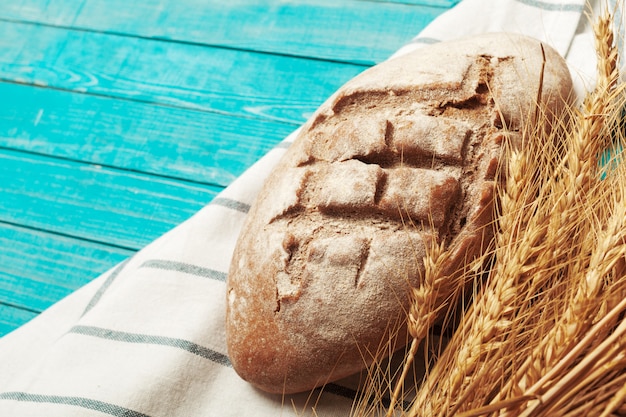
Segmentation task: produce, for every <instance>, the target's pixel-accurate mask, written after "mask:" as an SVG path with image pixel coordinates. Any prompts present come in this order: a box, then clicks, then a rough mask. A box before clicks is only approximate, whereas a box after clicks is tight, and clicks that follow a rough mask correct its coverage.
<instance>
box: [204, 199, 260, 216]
mask: <svg viewBox="0 0 626 417" xmlns="http://www.w3.org/2000/svg"><path fill="white" fill-rule="evenodd" d="M209 204H215V205H217V206H222V207H226V208H229V209H233V210H237V211H240V212H242V213H247V212H248V211H249V210H250V204H246V203H242V202H241V201H237V200H233V199H231V198H226V197H216V198H214V199H213V200H212V201H211V202H210V203H209Z"/></svg>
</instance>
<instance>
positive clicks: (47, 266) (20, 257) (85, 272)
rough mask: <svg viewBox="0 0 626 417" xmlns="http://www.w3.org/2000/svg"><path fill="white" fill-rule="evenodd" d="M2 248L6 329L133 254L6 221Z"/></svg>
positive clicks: (0, 291)
mask: <svg viewBox="0 0 626 417" xmlns="http://www.w3.org/2000/svg"><path fill="white" fill-rule="evenodd" d="M0 248H2V250H1V251H0V334H4V333H6V332H7V331H8V330H10V329H11V328H14V327H15V326H18V325H21V324H23V323H25V322H26V321H28V320H30V319H31V318H32V317H34V316H36V315H37V313H39V312H41V311H43V310H44V309H46V308H47V307H49V306H50V305H52V304H53V303H54V302H56V301H58V300H59V299H61V298H62V297H65V296H67V295H69V294H70V293H71V292H72V291H74V290H75V289H76V288H79V287H81V286H82V285H85V284H86V283H88V282H89V281H91V280H92V279H93V278H94V277H95V276H97V275H99V274H101V273H104V272H105V271H107V270H108V269H109V268H110V267H111V265H114V264H117V263H119V262H121V261H122V260H124V259H126V258H127V257H128V256H130V255H131V254H132V253H133V251H130V250H127V249H122V248H116V247H111V246H110V245H103V244H99V243H95V242H88V241H84V240H80V239H76V238H72V237H67V236H59V235H57V234H53V233H46V232H42V231H40V230H32V229H28V228H25V227H21V226H15V225H11V224H7V223H2V222H0ZM53 278H54V279H53Z"/></svg>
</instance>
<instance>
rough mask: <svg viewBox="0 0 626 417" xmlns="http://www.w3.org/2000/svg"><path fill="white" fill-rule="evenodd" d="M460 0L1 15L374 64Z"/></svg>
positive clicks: (55, 1)
mask: <svg viewBox="0 0 626 417" xmlns="http://www.w3.org/2000/svg"><path fill="white" fill-rule="evenodd" d="M457 2H458V0H398V1H384V2H373V1H359V0H342V1H331V0H302V1H276V0H234V1H227V2H225V1H222V0H158V1H155V0H134V1H130V2H129V1H125V0H21V1H19V0H18V1H7V2H3V4H2V5H0V18H2V19H8V20H15V21H30V22H36V23H42V24H47V25H54V26H62V27H67V28H80V29H85V30H90V31H101V32H110V33H120V34H124V35H127V36H128V35H130V36H137V37H146V38H153V39H165V40H175V41H181V42H189V43H198V44H203V45H214V46H223V47H228V48H235V49H244V50H251V51H261V52H270V53H275V54H282V55H292V56H300V57H306V58H316V59H326V60H337V61H343V62H352V63H364V64H368V65H371V64H374V63H378V62H381V61H383V60H384V59H386V58H387V57H388V56H389V55H391V54H392V53H393V52H394V51H395V50H396V49H397V48H399V47H400V46H401V45H403V44H404V43H406V42H408V41H409V40H410V39H411V38H412V37H413V36H415V35H416V34H417V33H419V32H420V31H421V30H422V29H423V28H424V27H425V26H426V24H428V23H429V22H430V21H431V20H432V19H434V18H435V17H436V16H438V15H439V14H441V13H442V12H443V11H445V10H446V9H447V8H449V7H451V6H452V5H454V4H456V3H457ZM112 11H115V12H112Z"/></svg>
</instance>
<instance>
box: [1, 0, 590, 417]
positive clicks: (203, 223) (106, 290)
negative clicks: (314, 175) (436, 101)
mask: <svg viewBox="0 0 626 417" xmlns="http://www.w3.org/2000/svg"><path fill="white" fill-rule="evenodd" d="M599 2H600V1H598V3H599ZM584 11H585V4H584V0H498V1H493V0H464V1H462V2H461V3H459V4H458V5H457V6H456V7H455V8H453V9H451V10H450V11H448V12H447V13H445V14H443V15H441V16H440V17H439V18H438V19H436V20H435V21H434V22H433V23H432V24H431V25H430V26H429V27H427V28H426V29H425V30H424V31H423V32H422V33H421V34H420V35H419V36H417V37H416V38H415V39H414V41H413V42H411V43H410V44H409V45H407V46H405V47H404V48H402V49H401V50H400V51H398V54H401V53H405V52H407V51H409V50H413V49H416V48H419V47H421V46H423V45H425V44H429V43H434V42H439V41H441V40H447V39H453V38H458V37H462V36H465V35H469V34H476V33H482V32H490V31H503V30H506V31H511V32H519V33H525V34H528V35H531V36H534V37H536V38H539V39H541V40H543V41H545V42H546V43H548V44H551V45H552V46H554V47H555V48H556V49H557V50H558V51H559V52H560V53H561V54H563V55H564V56H566V57H567V59H568V62H569V63H570V65H571V68H572V73H573V75H574V78H575V80H576V86H577V88H578V90H579V91H582V89H583V88H584V87H585V86H587V87H589V84H591V83H592V82H593V75H592V74H593V73H594V65H595V62H594V60H595V58H594V57H595V55H594V51H593V41H592V36H591V32H590V26H589V24H588V21H587V18H586V17H585V16H584ZM295 134H296V132H294V134H292V135H290V136H289V137H288V138H286V139H285V141H284V142H283V143H281V144H280V145H279V146H277V147H276V148H275V149H273V150H271V151H270V152H269V153H268V154H267V155H266V156H264V157H263V158H262V159H261V160H260V161H259V162H258V163H256V164H255V165H254V166H253V167H251V168H250V169H249V170H248V171H246V172H245V173H244V174H243V175H242V176H241V177H240V178H238V179H237V180H236V181H235V182H234V183H233V184H232V185H231V186H230V187H228V188H227V189H226V190H224V192H223V193H222V194H220V195H219V196H218V197H217V198H216V199H215V200H214V201H213V202H212V203H211V204H209V205H207V206H206V207H205V208H203V209H202V210H201V211H199V212H198V213H197V214H196V215H195V216H194V217H192V218H191V219H189V220H188V221H186V222H184V223H183V224H181V225H180V226H178V227H176V228H175V229H173V230H171V231H170V232H169V233H167V234H166V235H164V236H162V237H161V238H159V239H157V240H156V241H154V242H153V243H151V244H150V245H148V246H147V247H146V248H144V249H143V250H141V251H140V252H138V253H137V254H136V255H135V256H133V257H132V258H131V259H129V260H127V261H126V262H124V263H122V264H120V265H118V266H117V267H115V268H113V269H112V270H110V271H109V272H107V273H105V274H104V275H102V276H100V277H98V278H97V279H95V280H94V281H93V282H91V283H90V284H88V285H87V286H85V287H84V288H82V289H80V290H78V291H77V292H75V293H74V294H72V295H70V296H69V297H67V298H66V299H64V300H62V301H60V302H59V303H57V304H56V305H54V306H52V307H51V308H50V309H49V310H47V311H45V312H44V313H43V314H41V315H40V316H39V317H37V318H36V319H34V320H33V321H31V322H30V323H28V324H27V325H25V326H23V327H21V328H20V329H18V330H16V331H14V332H13V333H11V334H9V335H7V336H5V337H4V338H2V339H0V416H12V417H18V416H50V417H52V416H64V417H67V416H103V415H113V416H151V417H157V416H168V417H172V416H185V417H189V416H241V415H247V416H278V415H283V416H287V415H294V414H296V412H295V411H294V409H295V410H297V412H298V415H311V410H312V409H311V407H312V406H313V405H314V406H315V412H316V415H318V416H345V415H348V414H349V411H350V408H351V404H352V401H353V396H354V394H355V392H354V390H353V385H351V384H352V381H350V380H346V381H340V382H337V383H334V384H330V385H329V386H327V387H326V388H325V389H324V391H323V393H321V394H320V392H316V393H314V394H313V396H312V397H309V395H308V394H302V395H293V396H289V397H287V398H281V396H280V395H268V394H264V393H261V392H259V391H257V390H256V389H254V388H252V387H251V386H250V385H249V384H247V383H246V382H244V381H243V380H241V379H240V378H239V377H238V376H237V375H236V373H235V372H234V370H233V369H232V367H231V366H230V362H229V359H228V357H227V355H226V347H225V346H226V344H225V336H224V313H225V279H226V274H227V271H228V267H229V262H230V258H231V254H232V251H233V248H234V245H235V241H236V239H237V236H238V233H239V231H240V228H241V224H242V221H243V219H244V217H245V216H246V212H247V210H248V208H249V207H250V204H251V203H252V201H253V199H254V198H255V195H256V193H257V192H258V190H259V188H260V187H261V184H262V182H263V180H264V178H265V177H266V175H267V174H268V173H269V171H270V170H271V169H272V167H273V166H274V165H275V164H276V163H277V161H278V160H279V158H280V157H281V156H282V155H283V153H284V151H285V149H286V148H287V146H288V145H289V143H290V142H291V141H292V140H293V138H294V137H295Z"/></svg>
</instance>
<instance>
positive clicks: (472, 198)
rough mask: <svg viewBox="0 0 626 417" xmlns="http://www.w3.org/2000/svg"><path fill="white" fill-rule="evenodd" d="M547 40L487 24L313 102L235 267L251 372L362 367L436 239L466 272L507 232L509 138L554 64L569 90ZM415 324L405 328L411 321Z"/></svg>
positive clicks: (233, 303)
mask: <svg viewBox="0 0 626 417" xmlns="http://www.w3.org/2000/svg"><path fill="white" fill-rule="evenodd" d="M543 50H544V51H545V67H544V65H543V56H544V52H542V45H541V44H540V43H539V41H537V40H534V39H530V38H526V37H522V36H518V35H513V34H503V33H501V34H490V35H482V36H478V37H474V38H470V39H466V40H461V41H457V42H450V43H441V44H437V45H433V46H430V47H426V48H423V49H420V50H418V51H417V52H414V53H411V54H408V55H405V56H402V57H399V58H395V59H393V60H390V61H388V62H385V63H383V64H380V65H378V66H376V67H373V68H371V69H369V70H367V71H365V72H364V73H363V74H361V75H360V76H358V77H356V78H355V79H353V80H352V81H350V82H348V83H347V84H346V85H345V86H343V87H342V88H341V89H340V90H339V91H338V92H337V93H336V94H335V95H333V96H332V97H331V98H330V99H329V100H328V101H327V102H326V103H324V104H323V105H322V106H321V107H320V109H319V110H318V111H317V112H316V113H315V114H314V115H313V117H312V118H311V120H310V121H309V122H308V123H307V124H306V125H305V126H304V127H303V129H302V131H301V133H300V134H299V136H298V137H297V139H296V141H295V142H294V143H293V145H292V146H291V147H290V149H289V150H288V151H287V153H286V155H285V156H284V158H283V159H282V160H281V161H280V163H279V164H278V165H277V166H276V168H275V169H274V171H273V172H272V173H271V175H270V176H269V178H268V179H267V181H266V183H265V185H264V187H263V189H262V190H261V192H260V194H259V196H258V199H257V200H256V202H255V204H254V205H253V206H252V208H251V210H250V212H249V214H248V217H247V219H246V222H245V225H244V227H243V231H242V233H241V236H240V238H239V241H238V244H237V247H236V250H235V253H234V257H233V260H232V264H231V269H230V272H229V276H228V283H227V287H228V288H227V291H228V295H227V298H228V303H227V323H226V332H227V341H228V349H229V355H230V359H231V361H232V364H233V366H234V368H235V370H236V371H237V372H238V373H239V374H240V375H241V377H242V378H244V379H246V380H248V381H250V382H251V383H252V384H254V385H255V386H257V387H259V388H261V389H263V390H266V391H269V392H278V393H282V392H285V393H290V392H298V391H305V390H309V389H312V388H314V387H316V386H318V385H321V384H323V383H326V382H328V381H332V380H336V379H338V378H341V377H344V376H347V375H349V374H352V373H354V372H357V371H359V370H360V369H362V368H363V367H364V366H365V365H366V362H367V359H365V358H367V354H366V353H365V352H367V351H368V350H370V351H372V350H374V351H375V350H376V349H377V347H378V346H379V345H380V344H381V343H382V342H384V341H385V340H386V338H387V337H388V334H387V330H388V329H389V327H390V326H393V325H394V324H395V323H396V322H398V321H399V320H401V319H402V318H403V317H405V316H406V314H405V310H404V309H405V308H406V306H407V301H408V291H407V290H408V285H409V284H411V285H417V284H418V282H419V277H420V272H421V270H422V269H423V266H422V258H423V256H424V255H425V249H424V248H425V244H426V243H427V242H428V240H429V239H436V241H438V242H440V241H444V242H446V243H447V244H450V243H451V242H453V241H455V242H456V243H457V244H458V248H459V249H458V253H457V256H456V257H453V259H452V260H451V261H450V264H449V265H447V269H449V270H450V271H453V270H455V269H457V268H458V267H459V264H460V263H461V262H464V261H465V260H466V259H467V258H472V257H474V256H475V255H476V254H477V253H478V252H480V250H481V248H482V247H483V242H484V241H485V240H489V239H490V238H491V236H492V234H493V231H492V227H491V223H492V220H493V205H494V204H493V202H494V197H493V195H494V181H496V175H497V174H496V173H497V171H498V170H497V167H498V160H499V157H500V154H501V151H502V143H503V141H504V140H512V141H515V142H519V141H520V139H519V138H520V134H519V130H520V129H521V128H522V125H523V123H524V121H525V120H527V115H528V114H531V112H533V109H534V108H535V104H536V99H537V97H538V91H540V89H539V80H540V79H541V72H542V68H544V70H543V86H542V89H541V92H542V101H543V102H544V103H545V104H546V105H547V107H548V108H549V109H551V110H552V111H558V110H559V109H560V108H562V107H563V103H564V101H565V100H566V99H567V98H568V96H569V95H570V94H571V90H572V85H571V79H570V75H569V72H568V69H567V66H566V64H565V62H564V60H563V59H562V58H561V57H560V56H559V55H558V54H557V53H556V52H555V51H554V50H552V49H551V48H550V47H548V46H546V45H543ZM401 334H402V332H401Z"/></svg>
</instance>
